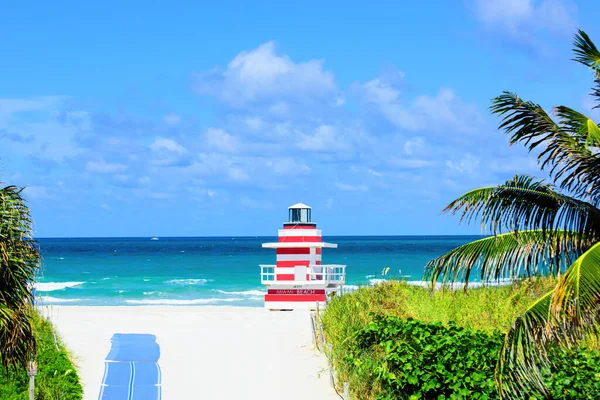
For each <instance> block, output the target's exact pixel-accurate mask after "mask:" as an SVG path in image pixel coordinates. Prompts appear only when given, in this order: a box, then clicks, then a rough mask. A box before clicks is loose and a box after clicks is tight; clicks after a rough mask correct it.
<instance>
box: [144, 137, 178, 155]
mask: <svg viewBox="0 0 600 400" xmlns="http://www.w3.org/2000/svg"><path fill="white" fill-rule="evenodd" d="M150 148H151V149H152V150H154V151H161V150H168V151H171V152H174V153H179V154H182V153H185V147H183V146H182V145H180V144H179V143H177V142H176V141H174V140H173V139H166V138H162V137H157V138H156V139H155V140H154V142H153V143H152V144H151V145H150Z"/></svg>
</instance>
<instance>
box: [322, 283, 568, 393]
mask: <svg viewBox="0 0 600 400" xmlns="http://www.w3.org/2000/svg"><path fill="white" fill-rule="evenodd" d="M555 284H556V279H555V278H551V277H546V278H533V279H528V280H523V281H520V282H518V283H515V284H513V285H510V286H493V287H481V288H473V289H469V290H468V291H467V292H464V291H463V290H436V291H430V290H428V289H424V288H422V287H417V286H411V285H408V284H407V283H405V282H401V281H390V282H383V283H381V284H379V285H377V286H374V287H363V288H360V289H358V290H357V291H355V292H352V293H349V294H346V295H343V296H340V297H337V298H334V299H333V300H332V301H331V302H330V303H329V304H328V305H327V309H326V310H325V312H324V313H323V314H322V316H321V321H322V323H323V330H324V333H325V336H326V340H327V342H328V343H330V344H331V345H332V354H331V356H332V359H333V363H334V365H335V367H336V371H337V372H338V380H339V381H341V382H344V381H348V382H350V387H351V388H352V392H353V393H354V395H355V397H356V398H359V399H361V400H362V399H369V398H372V395H373V394H374V393H377V392H378V390H377V388H375V387H373V385H376V384H377V383H375V382H364V381H361V378H360V377H359V376H357V375H356V374H354V373H353V372H354V370H355V366H354V365H352V364H351V363H349V362H348V360H347V359H346V356H347V355H348V354H349V353H350V352H351V351H352V349H351V348H350V343H349V341H348V340H347V339H348V338H349V337H350V336H351V335H352V334H353V333H355V332H356V331H357V330H359V329H362V328H364V327H365V326H367V325H368V324H369V322H371V321H373V317H374V315H392V316H397V317H399V318H402V319H407V318H414V319H418V320H421V321H424V322H441V323H443V324H448V323H449V322H450V321H454V322H455V323H456V325H457V326H459V327H465V328H472V329H474V330H482V331H485V332H488V333H492V332H494V331H500V332H503V333H504V332H506V331H507V330H508V329H509V327H510V326H511V324H512V322H513V320H514V319H515V317H516V316H517V315H519V314H521V313H522V312H523V311H524V310H525V309H526V308H527V307H528V306H529V305H530V304H531V303H532V302H533V301H534V300H536V299H537V298H539V297H540V296H541V295H543V294H545V293H547V292H548V291H550V290H551V289H552V288H553V287H554V286H555Z"/></svg>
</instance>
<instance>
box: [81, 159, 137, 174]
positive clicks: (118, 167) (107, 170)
mask: <svg viewBox="0 0 600 400" xmlns="http://www.w3.org/2000/svg"><path fill="white" fill-rule="evenodd" d="M126 169H127V165H125V164H120V163H107V162H106V161H104V160H100V161H88V163H87V164H86V170H87V171H90V172H98V173H101V174H112V173H116V172H123V171H125V170H126Z"/></svg>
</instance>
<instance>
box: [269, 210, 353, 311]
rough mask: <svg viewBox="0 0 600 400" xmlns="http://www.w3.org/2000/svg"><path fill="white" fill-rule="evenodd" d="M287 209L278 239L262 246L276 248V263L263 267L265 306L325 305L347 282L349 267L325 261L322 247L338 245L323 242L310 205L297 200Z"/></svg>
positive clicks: (306, 306)
mask: <svg viewBox="0 0 600 400" xmlns="http://www.w3.org/2000/svg"><path fill="white" fill-rule="evenodd" d="M288 210H289V219H288V222H285V223H284V224H283V229H279V234H278V241H277V242H276V243H263V245H262V247H265V248H270V249H276V250H277V263H276V265H261V266H260V267H261V281H262V283H263V284H264V285H266V286H267V294H266V295H265V308H268V309H271V310H281V309H286V310H293V309H309V308H314V307H316V303H317V302H318V303H319V304H320V305H322V306H324V305H325V303H326V301H327V296H328V295H329V294H331V293H335V292H338V291H340V290H341V288H342V286H343V285H344V280H345V277H346V275H345V268H346V266H345V265H324V264H323V263H322V256H323V248H337V244H332V243H325V242H323V239H322V233H321V230H320V229H317V224H316V223H314V222H312V221H311V217H312V215H311V214H312V209H311V208H310V207H309V206H307V205H305V204H302V203H298V204H294V205H293V206H291V207H289V209H288Z"/></svg>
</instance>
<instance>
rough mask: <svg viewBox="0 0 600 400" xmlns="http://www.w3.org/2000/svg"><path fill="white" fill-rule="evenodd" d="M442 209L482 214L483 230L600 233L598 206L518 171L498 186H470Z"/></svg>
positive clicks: (463, 218)
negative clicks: (519, 173) (473, 187)
mask: <svg viewBox="0 0 600 400" xmlns="http://www.w3.org/2000/svg"><path fill="white" fill-rule="evenodd" d="M443 212H451V213H453V214H456V213H462V214H461V221H466V222H467V223H469V222H471V221H472V220H473V218H479V217H480V218H481V225H482V228H483V231H484V232H485V231H489V232H491V233H493V234H497V233H499V232H502V231H517V230H538V229H539V230H542V231H544V232H545V233H547V234H549V235H551V234H552V231H554V230H559V231H567V232H572V233H573V234H576V235H578V236H588V237H600V210H599V209H598V208H596V207H594V206H592V205H591V204H589V203H587V202H585V201H581V200H578V199H576V198H574V197H570V196H566V195H563V194H561V193H558V192H556V191H555V190H554V189H553V187H552V186H550V185H547V184H544V183H543V182H542V181H535V180H534V179H533V178H532V177H529V176H526V175H517V176H515V177H514V178H513V179H512V180H509V181H506V182H505V183H504V184H502V185H499V186H489V187H484V188H479V189H475V190H472V191H470V192H468V193H465V194H464V195H462V196H460V197H459V198H458V199H456V200H454V201H453V202H452V203H450V204H449V205H448V206H446V208H445V209H444V210H443Z"/></svg>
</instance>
